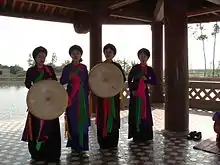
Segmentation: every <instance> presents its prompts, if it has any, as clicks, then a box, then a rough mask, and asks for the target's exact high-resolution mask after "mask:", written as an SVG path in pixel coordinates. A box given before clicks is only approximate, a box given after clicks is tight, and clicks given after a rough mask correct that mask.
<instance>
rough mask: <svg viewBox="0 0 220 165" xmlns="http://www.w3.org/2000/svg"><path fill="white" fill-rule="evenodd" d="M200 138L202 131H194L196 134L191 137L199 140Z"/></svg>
mask: <svg viewBox="0 0 220 165" xmlns="http://www.w3.org/2000/svg"><path fill="white" fill-rule="evenodd" d="M201 139H202V133H201V132H196V134H195V135H194V137H193V140H195V141H200V140H201Z"/></svg>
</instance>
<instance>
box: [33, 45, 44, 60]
mask: <svg viewBox="0 0 220 165" xmlns="http://www.w3.org/2000/svg"><path fill="white" fill-rule="evenodd" d="M40 52H43V53H45V54H46V56H47V49H46V48H44V47H43V46H39V47H36V48H35V49H34V50H33V52H32V57H33V59H35V58H36V57H37V55H38V54H39V53H40Z"/></svg>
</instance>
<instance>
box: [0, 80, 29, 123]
mask: <svg viewBox="0 0 220 165" xmlns="http://www.w3.org/2000/svg"><path fill="white" fill-rule="evenodd" d="M27 91H28V90H27V89H26V88H25V86H24V85H23V83H0V100H1V107H0V120H2V119H18V118H19V119H20V118H25V117H26V109H27V106H26V95H27Z"/></svg>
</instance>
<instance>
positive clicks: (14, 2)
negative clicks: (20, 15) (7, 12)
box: [12, 0, 16, 11]
mask: <svg viewBox="0 0 220 165" xmlns="http://www.w3.org/2000/svg"><path fill="white" fill-rule="evenodd" d="M15 5H16V0H13V2H12V11H13V10H14V9H15Z"/></svg>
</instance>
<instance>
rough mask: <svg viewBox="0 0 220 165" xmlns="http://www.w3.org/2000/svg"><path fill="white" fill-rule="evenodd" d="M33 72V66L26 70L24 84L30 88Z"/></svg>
mask: <svg viewBox="0 0 220 165" xmlns="http://www.w3.org/2000/svg"><path fill="white" fill-rule="evenodd" d="M31 72H32V70H31V68H29V69H28V70H27V72H26V77H25V81H24V84H25V87H26V88H27V89H30V88H31V86H32V79H31V75H32V74H31Z"/></svg>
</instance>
